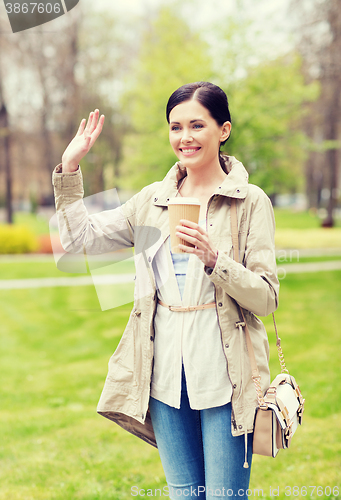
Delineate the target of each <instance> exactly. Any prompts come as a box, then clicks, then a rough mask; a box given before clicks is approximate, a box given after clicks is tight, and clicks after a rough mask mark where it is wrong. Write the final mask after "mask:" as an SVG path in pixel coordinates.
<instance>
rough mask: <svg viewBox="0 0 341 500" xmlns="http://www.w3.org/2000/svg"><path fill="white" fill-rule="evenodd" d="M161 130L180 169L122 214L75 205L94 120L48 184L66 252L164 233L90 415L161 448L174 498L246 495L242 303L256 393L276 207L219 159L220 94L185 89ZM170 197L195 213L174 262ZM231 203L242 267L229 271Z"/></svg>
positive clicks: (271, 306)
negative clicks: (191, 200) (195, 202)
mask: <svg viewBox="0 0 341 500" xmlns="http://www.w3.org/2000/svg"><path fill="white" fill-rule="evenodd" d="M167 121H168V123H169V138H170V143H171V146H172V148H173V150H174V153H175V154H176V156H177V157H178V159H179V161H178V162H177V163H176V164H175V165H174V166H173V167H172V168H171V169H170V170H169V172H168V174H167V175H166V177H165V178H164V179H163V180H162V181H161V182H156V183H154V184H151V185H149V186H146V187H145V188H144V189H143V190H142V191H141V192H140V193H138V194H136V195H135V196H134V197H133V198H132V199H131V200H129V201H128V202H127V203H125V204H124V205H123V206H122V207H120V208H117V209H115V210H111V211H107V212H102V213H100V214H96V215H95V216H89V215H88V214H87V211H86V209H85V207H84V205H83V202H82V201H81V199H82V196H83V190H82V178H81V173H80V169H79V166H78V164H79V162H80V160H81V159H82V157H83V156H84V155H85V154H86V153H87V152H88V151H89V149H90V148H91V146H92V145H93V143H94V142H95V141H96V139H97V137H98V136H99V134H100V132H101V129H102V127H103V123H104V116H101V117H100V118H99V112H98V110H96V111H95V112H94V113H90V117H89V120H88V122H87V124H86V125H85V120H83V121H82V122H81V124H80V127H79V130H78V133H77V135H76V137H75V138H74V139H73V141H72V142H71V143H70V145H69V146H68V148H67V149H66V151H65V153H64V155H63V158H62V164H61V165H59V166H58V167H57V168H56V170H55V172H54V176H53V183H54V186H55V196H56V207H57V214H58V219H59V224H60V233H61V237H62V243H63V245H64V248H65V249H70V248H72V251H83V249H84V248H85V249H86V251H87V252H88V253H100V252H107V251H110V250H113V249H115V248H116V246H115V245H117V244H119V245H120V247H122V246H126V247H129V246H135V249H136V248H137V247H138V246H139V245H140V247H141V241H140V240H141V239H142V236H141V235H142V234H143V231H140V230H138V229H140V228H141V227H143V228H145V229H146V228H148V227H152V228H156V229H158V231H159V234H160V238H159V240H158V242H157V243H156V244H154V245H152V246H151V248H149V249H148V248H147V246H145V251H146V254H145V256H146V258H145V259H141V260H140V261H139V265H137V266H136V290H137V291H138V293H136V296H135V302H134V308H133V310H132V312H131V315H130V318H129V322H128V325H127V327H126V330H125V332H124V334H123V336H122V339H121V341H120V344H119V346H118V347H117V349H116V351H115V353H114V355H113V356H112V358H111V359H110V362H109V373H108V376H107V379H106V382H105V386H104V390H103V392H102V396H101V399H100V401H99V405H98V409H97V411H98V412H99V413H100V414H102V415H104V416H105V417H107V418H109V419H111V420H113V421H114V422H116V423H118V424H119V425H121V426H122V427H123V428H125V429H127V430H128V431H129V432H132V433H133V434H135V435H137V436H139V437H141V438H142V439H144V440H145V441H147V442H148V443H150V444H153V445H154V446H156V445H157V447H158V449H159V452H160V457H161V461H162V465H163V468H164V471H165V475H166V480H167V483H168V487H169V492H170V498H172V499H175V498H181V497H191V498H204V499H207V500H208V499H212V498H214V499H220V498H226V496H238V497H239V498H246V497H247V494H246V491H247V489H248V485H249V478H250V467H251V460H252V431H253V422H254V415H255V409H256V406H257V397H256V392H255V388H254V385H253V381H252V378H251V369H250V362H249V357H248V353H247V348H246V345H245V339H243V338H241V337H240V331H239V330H238V326H237V322H238V321H239V320H240V317H239V309H238V305H237V304H239V305H240V306H241V307H242V308H243V310H244V314H245V317H246V321H247V323H248V327H249V331H250V335H251V339H252V342H253V345H254V350H255V355H256V360H257V364H258V368H259V371H260V375H261V385H262V389H263V391H265V390H266V389H267V388H268V386H269V382H270V379H269V367H268V352H269V351H268V341H267V335H266V332H265V329H264V326H263V324H262V322H261V321H260V320H259V319H258V318H257V317H256V315H260V316H265V315H268V314H269V313H271V312H273V311H274V310H275V309H276V307H277V297H278V288H279V284H278V280H277V277H276V263H275V254H274V228H275V224H274V216H273V210H272V206H271V202H270V200H269V198H268V197H267V196H266V195H265V193H264V192H263V191H262V190H261V189H260V188H258V187H256V186H254V185H251V184H248V174H247V172H246V170H245V168H244V167H243V165H242V164H241V163H240V162H239V161H237V160H236V159H235V158H233V157H229V156H225V155H222V154H220V147H221V145H222V144H224V143H225V142H226V141H227V139H228V138H229V135H230V132H231V117H230V112H229V107H228V101H227V97H226V95H225V93H224V92H223V91H222V90H221V89H220V88H219V87H217V86H216V85H213V84H211V83H208V82H197V83H192V84H187V85H184V86H182V87H180V88H179V89H178V90H176V91H175V92H174V93H173V94H172V96H171V97H170V99H169V101H168V104H167ZM174 196H184V197H195V198H198V199H199V200H200V203H201V209H200V217H199V219H200V220H199V224H194V223H192V222H190V221H186V220H184V221H182V223H181V225H179V226H178V227H177V231H178V235H179V236H181V238H183V239H184V240H186V241H188V242H190V243H192V245H193V247H187V246H181V249H182V250H183V253H182V254H172V253H171V249H170V246H169V223H168V213H167V204H168V201H169V199H170V198H171V197H174ZM232 199H235V200H236V204H237V214H238V236H239V255H240V263H237V262H235V261H234V260H233V249H232V239H231V223H230V206H231V200H232ZM144 262H145V263H146V264H143V263H144ZM146 283H147V284H146ZM141 284H142V285H141ZM141 286H142V288H143V291H142V292H141V290H142V288H141ZM203 305H205V307H198V306H203ZM172 306H173V307H172ZM188 306H191V309H190V310H188ZM193 306H195V307H193ZM186 307H187V309H186Z"/></svg>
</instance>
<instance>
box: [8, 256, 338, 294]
mask: <svg viewBox="0 0 341 500" xmlns="http://www.w3.org/2000/svg"><path fill="white" fill-rule="evenodd" d="M277 270H278V276H279V278H281V277H282V278H283V275H286V274H293V273H294V274H296V273H313V272H318V271H335V270H341V260H333V261H326V262H307V263H302V264H300V263H297V264H283V265H281V264H279V265H278V266H277ZM134 276H135V275H134V274H103V275H101V276H96V277H95V279H96V284H98V285H111V284H119V283H129V282H133V280H134ZM93 284H94V281H93V278H92V276H90V275H89V276H79V277H76V278H64V277H63V278H31V279H16V280H11V279H8V280H0V290H13V289H17V290H18V289H25V288H50V287H55V286H58V287H59V286H87V285H93Z"/></svg>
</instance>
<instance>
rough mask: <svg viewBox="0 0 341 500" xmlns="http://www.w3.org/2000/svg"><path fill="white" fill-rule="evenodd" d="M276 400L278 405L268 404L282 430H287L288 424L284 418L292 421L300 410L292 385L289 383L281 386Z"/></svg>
mask: <svg viewBox="0 0 341 500" xmlns="http://www.w3.org/2000/svg"><path fill="white" fill-rule="evenodd" d="M275 400H276V403H268V406H269V407H270V408H271V409H272V410H273V411H274V412H275V413H276V416H277V419H278V421H279V423H280V425H281V427H282V429H285V428H286V427H287V424H286V422H285V419H284V417H285V418H286V420H287V421H288V420H289V421H292V420H293V419H294V417H295V416H296V415H297V410H298V408H299V401H298V399H297V396H296V394H295V392H294V389H293V387H292V385H291V384H289V383H287V382H285V383H284V384H280V385H279V386H278V387H277V389H276V394H275Z"/></svg>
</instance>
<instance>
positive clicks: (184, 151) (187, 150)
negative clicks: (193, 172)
mask: <svg viewBox="0 0 341 500" xmlns="http://www.w3.org/2000/svg"><path fill="white" fill-rule="evenodd" d="M195 151H198V150H197V149H183V150H182V152H183V153H195Z"/></svg>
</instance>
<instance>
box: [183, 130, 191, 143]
mask: <svg viewBox="0 0 341 500" xmlns="http://www.w3.org/2000/svg"><path fill="white" fill-rule="evenodd" d="M192 141H193V137H192V135H191V133H190V130H189V129H187V128H184V129H183V132H182V137H181V142H183V143H184V144H186V143H188V142H192Z"/></svg>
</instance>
